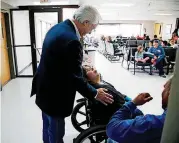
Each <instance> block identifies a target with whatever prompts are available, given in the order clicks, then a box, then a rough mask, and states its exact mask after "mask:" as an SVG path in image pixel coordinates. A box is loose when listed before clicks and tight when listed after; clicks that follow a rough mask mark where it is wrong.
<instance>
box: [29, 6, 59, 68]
mask: <svg viewBox="0 0 179 143" xmlns="http://www.w3.org/2000/svg"><path fill="white" fill-rule="evenodd" d="M61 14H62V10H61V8H58V9H57V8H55V9H47V8H46V9H42V10H33V11H32V12H31V19H32V20H31V24H32V31H31V35H32V44H33V48H34V49H35V51H34V52H33V53H32V59H33V69H34V70H35V71H36V69H37V67H38V65H39V63H40V58H41V53H42V46H43V41H44V38H45V36H46V34H47V32H48V31H49V30H50V29H51V27H53V26H54V25H56V24H57V23H59V22H60V21H61Z"/></svg>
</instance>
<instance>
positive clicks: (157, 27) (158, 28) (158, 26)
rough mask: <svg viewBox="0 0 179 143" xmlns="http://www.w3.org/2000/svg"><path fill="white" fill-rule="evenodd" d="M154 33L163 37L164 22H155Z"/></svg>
mask: <svg viewBox="0 0 179 143" xmlns="http://www.w3.org/2000/svg"><path fill="white" fill-rule="evenodd" d="M154 35H157V37H158V38H160V37H162V23H155V27H154Z"/></svg>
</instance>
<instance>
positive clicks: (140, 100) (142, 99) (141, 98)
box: [132, 93, 153, 106]
mask: <svg viewBox="0 0 179 143" xmlns="http://www.w3.org/2000/svg"><path fill="white" fill-rule="evenodd" d="M152 99H153V98H152V97H151V96H150V94H149V93H141V94H139V95H138V96H137V97H136V98H135V99H134V100H133V101H132V102H133V103H134V104H135V105H136V106H137V105H143V104H145V103H146V102H149V101H150V100H152Z"/></svg>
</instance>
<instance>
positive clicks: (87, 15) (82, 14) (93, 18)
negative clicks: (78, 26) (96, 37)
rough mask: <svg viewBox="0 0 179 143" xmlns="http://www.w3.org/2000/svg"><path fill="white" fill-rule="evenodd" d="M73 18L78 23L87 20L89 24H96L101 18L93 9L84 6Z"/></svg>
mask: <svg viewBox="0 0 179 143" xmlns="http://www.w3.org/2000/svg"><path fill="white" fill-rule="evenodd" d="M73 18H74V19H75V20H77V21H78V22H80V23H83V22H84V21H85V20H87V21H89V22H90V23H91V24H98V23H99V20H100V19H101V16H100V14H99V12H98V10H97V9H96V8H95V7H92V6H90V5H84V6H81V7H79V8H78V9H77V10H76V11H75V13H74V15H73Z"/></svg>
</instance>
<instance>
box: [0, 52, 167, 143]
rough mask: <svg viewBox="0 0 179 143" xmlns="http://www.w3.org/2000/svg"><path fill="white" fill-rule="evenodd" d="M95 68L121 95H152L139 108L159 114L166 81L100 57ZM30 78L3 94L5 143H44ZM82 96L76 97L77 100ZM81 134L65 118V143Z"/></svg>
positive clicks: (16, 81)
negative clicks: (128, 69)
mask: <svg viewBox="0 0 179 143" xmlns="http://www.w3.org/2000/svg"><path fill="white" fill-rule="evenodd" d="M95 65H96V67H97V69H98V70H99V71H100V72H101V74H102V75H103V79H105V80H106V81H108V82H110V83H112V84H113V85H114V86H115V87H116V88H117V89H118V90H119V91H120V92H122V93H124V94H126V95H128V96H130V97H131V98H134V97H135V96H136V95H137V94H138V93H140V92H149V93H150V94H151V95H152V96H153V98H154V99H153V100H152V101H151V102H149V103H147V104H146V105H144V106H142V107H140V108H141V109H142V111H144V113H152V114H160V113H161V112H162V109H161V91H162V89H163V84H164V83H165V81H166V80H167V78H166V79H164V78H161V77H158V76H157V75H153V76H150V75H148V74H146V73H137V74H136V75H135V76H134V75H133V74H132V73H131V72H128V71H127V70H126V69H124V68H122V67H121V65H120V63H110V62H109V61H107V60H106V59H105V58H104V57H103V56H102V55H100V54H99V53H97V54H96V64H95ZM31 81H32V79H31V78H16V79H14V80H12V81H11V82H9V83H8V84H7V85H6V86H5V87H4V88H3V91H2V96H1V111H2V114H1V115H2V118H1V120H2V122H1V123H2V124H1V126H2V128H1V137H2V143H42V137H41V131H42V120H41V112H40V110H39V109H38V108H37V106H36V105H35V104H34V97H33V98H30V97H29V95H30V90H31ZM79 97H80V95H79V94H77V98H79ZM77 135H78V132H77V131H76V130H75V129H74V128H73V126H72V124H71V121H70V117H69V118H66V135H65V138H64V141H65V143H72V140H73V138H74V137H76V136H77Z"/></svg>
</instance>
